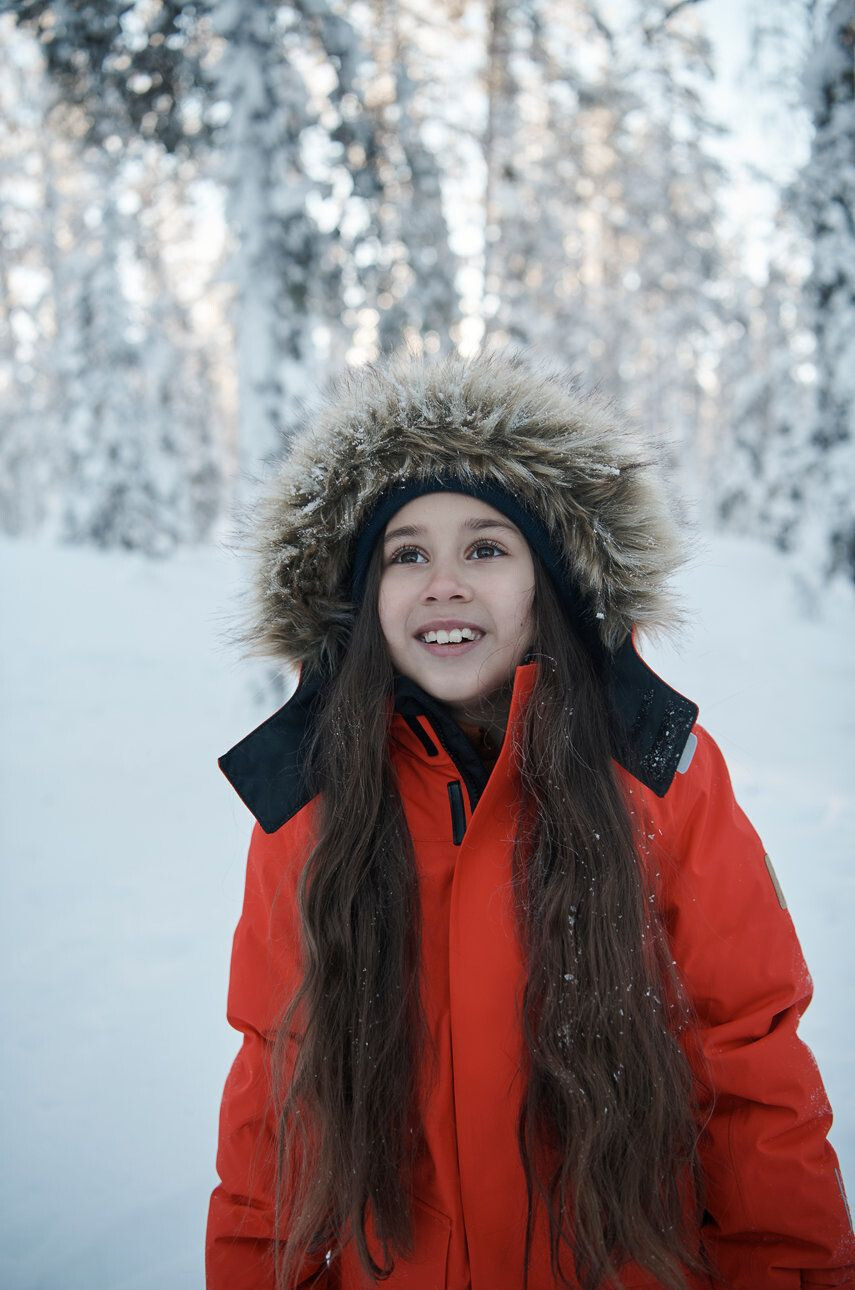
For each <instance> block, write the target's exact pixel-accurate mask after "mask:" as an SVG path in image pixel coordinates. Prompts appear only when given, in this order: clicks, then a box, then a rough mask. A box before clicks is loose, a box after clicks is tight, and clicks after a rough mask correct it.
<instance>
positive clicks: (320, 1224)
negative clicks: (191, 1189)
mask: <svg viewBox="0 0 855 1290" xmlns="http://www.w3.org/2000/svg"><path fill="white" fill-rule="evenodd" d="M258 535H259V552H260V555H261V560H260V564H259V577H258V583H257V614H256V621H255V625H254V626H253V627H251V628H250V629H249V631H248V633H247V636H248V638H250V639H252V640H253V642H254V644H255V646H256V648H257V649H259V650H260V651H262V652H265V653H268V654H271V655H273V656H275V657H277V658H280V659H282V660H284V661H287V662H288V663H291V664H297V665H298V666H299V669H300V671H299V683H298V688H297V690H296V692H295V694H294V695H293V697H292V698H291V700H290V701H289V702H288V703H287V704H286V705H285V706H284V707H283V708H282V709H281V710H280V711H279V712H277V713H276V714H275V715H274V716H272V717H271V718H269V719H268V720H267V721H265V722H264V723H263V724H262V725H261V726H259V727H258V729H256V730H254V731H253V732H252V733H251V734H250V735H248V736H247V737H246V738H245V739H243V740H242V741H241V742H240V743H239V744H237V746H236V747H235V748H233V749H232V750H231V751H230V752H229V753H227V754H226V755H225V756H224V757H222V758H221V759H220V763H219V764H220V766H221V767H222V769H223V771H224V773H225V774H226V775H227V776H228V778H229V780H230V781H231V783H232V784H233V785H234V787H235V788H236V789H237V791H238V793H239V794H240V795H241V797H242V798H243V800H244V802H245V803H246V804H247V806H248V807H249V808H250V810H251V811H252V812H253V814H254V816H255V818H256V820H257V824H256V826H255V828H254V830H253V833H252V840H251V843H250V848H249V860H248V867H247V878H246V894H245V900H244V906H243V912H242V915H241V918H240V921H239V923H238V927H237V931H236V933H235V938H234V946H233V957H232V967H231V980H230V987H229V1003H228V1017H229V1021H230V1022H231V1024H232V1025H233V1026H234V1027H235V1028H236V1029H238V1030H239V1031H240V1032H241V1033H242V1035H243V1045H242V1047H241V1050H240V1052H239V1053H238V1055H237V1057H236V1059H235V1061H234V1064H233V1066H232V1069H231V1072H230V1074H229V1076H228V1080H227V1082H226V1087H225V1092H224V1095H223V1102H222V1109H221V1118H220V1139H219V1151H218V1156H217V1168H218V1172H219V1176H220V1179H221V1181H220V1184H219V1185H218V1186H217V1187H216V1189H215V1190H214V1192H213V1195H212V1197H211V1204H210V1212H209V1218H208V1231H207V1257H206V1262H207V1285H208V1288H209V1290H273V1288H274V1286H275V1287H277V1288H278V1290H293V1287H297V1286H309V1285H317V1286H322V1287H337V1288H339V1290H358V1288H359V1287H368V1286H371V1285H374V1284H376V1283H377V1282H379V1281H385V1283H386V1284H387V1285H389V1286H390V1287H395V1290H404V1288H405V1287H406V1288H407V1290H445V1288H446V1287H447V1288H448V1290H524V1287H528V1290H546V1288H547V1287H559V1286H570V1287H577V1286H581V1287H584V1290H594V1287H598V1286H603V1287H605V1286H609V1287H648V1288H650V1290H652V1288H653V1287H667V1288H668V1290H681V1288H682V1290H685V1288H686V1287H691V1288H693V1290H700V1288H701V1287H704V1288H706V1290H711V1288H712V1287H721V1286H723V1287H728V1286H729V1287H733V1290H778V1288H780V1290H797V1288H800V1287H807V1286H844V1285H849V1286H851V1285H853V1284H855V1280H853V1267H852V1265H853V1262H855V1243H853V1238H852V1233H851V1227H850V1221H849V1217H848V1211H847V1206H846V1200H845V1196H844V1191H843V1183H842V1180H841V1177H840V1171H839V1168H838V1164H837V1158H836V1156H835V1153H834V1151H833V1149H832V1148H831V1146H830V1145H829V1143H828V1142H827V1141H826V1134H827V1132H828V1128H829V1125H830V1123H831V1110H830V1107H829V1105H828V1100H827V1097H826V1095H825V1091H824V1089H823V1086H822V1083H821V1080H820V1076H819V1073H818V1071H817V1068H816V1064H815V1062H814V1060H813V1058H812V1056H811V1054H810V1052H809V1050H808V1049H807V1048H806V1047H805V1046H804V1045H803V1044H802V1043H801V1041H800V1040H799V1039H798V1037H797V1034H796V1027H797V1024H798V1020H799V1017H800V1016H801V1014H802V1012H803V1011H804V1009H805V1008H806V1007H807V1004H808V1002H809V1000H810V997H811V979H810V976H809V975H808V972H807V969H806V967H805V964H804V961H803V958H802V955H801V951H800V948H799V943H798V941H797V939H796V935H795V931H794V929H793V924H792V922H791V920H790V916H789V914H788V913H787V912H786V906H785V903H784V898H783V896H782V894H781V890H780V887H779V886H778V884H777V881H776V879H775V875H774V872H773V869H772V865H771V862H770V860H769V857H768V856H767V855H766V854H765V851H764V847H763V844H762V842H761V840H760V838H759V837H758V835H757V833H756V832H755V831H754V829H753V828H752V826H751V824H750V823H749V821H748V820H747V819H746V817H745V815H744V814H743V813H742V811H741V810H740V808H739V806H738V805H737V804H736V802H735V801H734V798H733V794H732V791H731V785H730V780H729V776H728V772H727V768H726V766H725V763H724V760H723V758H722V755H721V752H720V751H719V749H718V747H717V745H716V743H715V742H714V740H713V739H712V738H711V737H710V735H709V734H708V733H707V732H706V731H705V730H704V729H703V728H702V727H701V726H700V725H698V724H697V721H696V719H697V715H698V709H697V707H696V706H695V705H694V704H693V703H691V702H690V701H689V700H688V699H686V698H684V697H683V696H682V695H680V694H678V693H676V691H674V690H673V689H671V688H670V687H669V686H668V685H666V684H665V682H664V681H662V680H661V679H660V678H659V677H658V676H657V675H656V674H655V673H653V672H652V671H651V670H650V669H649V668H648V667H647V666H646V664H645V663H644V662H643V661H642V660H641V658H640V656H639V655H638V654H637V652H636V650H635V643H634V639H633V637H634V633H635V632H636V630H651V629H654V628H657V629H662V628H667V627H670V626H672V625H674V624H675V623H676V622H677V621H679V615H678V614H677V612H676V611H675V609H674V607H673V605H672V603H671V601H670V599H669V595H668V592H667V586H666V584H667V581H668V578H669V575H670V574H671V573H672V572H673V570H674V569H675V568H676V567H677V566H678V564H679V563H680V561H681V559H682V550H681V548H682V547H683V546H684V545H685V544H684V542H683V541H682V538H681V537H680V536H678V535H677V533H676V532H675V530H674V528H673V527H672V524H671V522H670V519H669V515H668V507H667V506H666V504H665V501H664V500H663V493H662V491H661V487H660V484H659V481H658V470H657V467H656V465H655V463H654V460H653V454H652V453H651V450H650V448H649V446H647V447H645V446H643V445H640V444H639V443H638V441H637V439H636V436H635V434H634V433H633V432H632V431H631V430H630V429H629V427H628V426H627V425H626V424H625V423H624V422H623V421H621V420H620V419H619V418H618V417H617V416H616V415H615V413H614V411H613V409H612V408H611V407H610V406H609V405H608V404H606V403H604V402H603V401H601V400H600V399H598V398H597V397H596V396H593V395H585V394H583V393H582V392H580V390H579V389H578V388H577V386H576V384H575V383H574V381H573V379H572V378H569V377H567V376H566V375H565V374H563V373H562V372H560V371H558V370H555V369H549V368H546V367H545V366H543V365H542V364H541V363H538V362H535V361H532V360H530V359H528V358H526V357H525V356H523V355H521V354H519V353H515V354H507V353H505V354H497V353H494V354H492V355H489V356H485V355H481V356H479V357H477V358H476V359H474V360H471V361H468V362H467V361H464V360H462V359H460V358H457V357H453V356H452V357H443V358H439V359H433V360H427V359H416V358H413V357H412V356H398V357H396V358H394V359H392V360H387V361H385V362H381V363H378V364H375V365H372V366H369V367H367V368H364V369H362V370H361V371H359V372H355V373H353V374H351V375H349V376H347V377H345V378H342V380H341V382H340V383H339V384H338V385H337V386H334V387H333V389H332V391H331V392H330V394H329V395H328V397H327V399H326V401H325V403H324V404H323V405H322V406H321V407H319V408H318V409H317V410H316V412H315V414H314V415H313V416H312V418H311V423H310V424H308V425H307V427H306V428H305V430H304V431H303V433H302V434H301V435H300V436H298V437H297V438H296V439H295V440H294V441H293V443H292V446H291V449H290V452H289V454H288V457H287V459H286V461H285V462H284V465H283V467H282V473H281V478H280V481H279V483H278V485H277V487H276V489H275V492H274V493H273V494H272V495H271V496H270V497H269V499H268V500H267V501H266V502H265V503H264V505H263V507H262V514H261V516H260V522H259V525H258Z"/></svg>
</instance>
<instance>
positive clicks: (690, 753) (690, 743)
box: [677, 734, 698, 775]
mask: <svg viewBox="0 0 855 1290" xmlns="http://www.w3.org/2000/svg"><path fill="white" fill-rule="evenodd" d="M697 746H698V736H697V735H695V734H690V735H689V737H688V739H687V740H686V746H685V748H684V749H683V755H682V757H681V758H680V760H679V762H678V763H677V774H678V775H685V773H686V771H687V770H688V769H689V767H690V765H691V764H692V758H693V757H694V755H695V749H696V748H697Z"/></svg>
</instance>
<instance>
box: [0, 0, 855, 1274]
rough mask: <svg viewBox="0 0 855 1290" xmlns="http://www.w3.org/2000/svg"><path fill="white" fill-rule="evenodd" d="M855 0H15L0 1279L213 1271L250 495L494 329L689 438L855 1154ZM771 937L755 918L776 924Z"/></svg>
mask: <svg viewBox="0 0 855 1290" xmlns="http://www.w3.org/2000/svg"><path fill="white" fill-rule="evenodd" d="M853 35H855V33H853V17H852V6H851V0H648V2H647V3H641V0H515V2H512V0H467V2H464V0H430V3H428V0H373V2H371V3H369V2H367V0H366V2H365V3H345V0H300V2H299V3H291V4H280V3H274V2H272V0H271V2H268V0H264V2H262V0H242V2H240V3H238V2H237V0H205V2H204V3H202V2H200V3H187V4H182V3H175V2H174V0H133V2H130V0H100V2H99V3H90V2H88V0H55V2H54V3H47V2H46V0H23V2H21V3H14V4H10V3H8V2H6V0H0V59H2V75H0V604H2V606H3V630H2V632H1V633H0V727H2V729H3V733H4V738H3V740H2V741H0V849H2V856H3V870H2V892H0V1035H2V1036H3V1052H2V1058H3V1060H2V1070H3V1097H2V1099H0V1107H2V1110H0V1140H1V1141H2V1144H3V1152H2V1167H0V1286H2V1287H3V1290H59V1288H60V1287H61V1290H152V1287H155V1286H156V1287H158V1288H159V1290H178V1288H179V1287H182V1288H183V1287H187V1290H198V1288H199V1287H201V1285H202V1284H203V1280H204V1275H203V1269H202V1253H203V1242H204V1230H205V1221H206V1215H207V1205H208V1197H209V1195H210V1192H211V1190H212V1188H213V1186H214V1185H215V1182H216V1172H215V1151H216V1134H217V1112H218V1109H219V1102H220V1097H221V1094H222V1089H223V1083H224V1080H225V1077H226V1074H227V1071H228V1068H229V1066H230V1064H231V1061H232V1059H233V1057H234V1055H235V1052H236V1051H237V1047H238V1045H239V1042H240V1040H239V1036H238V1035H237V1034H236V1032H235V1031H234V1030H231V1029H230V1027H229V1026H228V1025H227V1022H226V1017H225V1009H226V988H227V980H228V970H229V955H230V948H231V937H232V933H233V931H234V928H235V924H236V921H237V918H238V915H239V912H240V907H241V901H242V897H243V884H244V876H245V860H246V851H247V844H248V841H249V836H250V829H251V824H252V821H251V817H250V816H249V813H248V811H247V810H246V808H245V807H244V806H243V804H242V803H241V802H240V801H239V799H238V798H237V796H236V795H235V794H234V792H233V791H232V790H231V788H230V786H229V785H228V784H227V783H225V781H224V780H223V778H222V776H221V775H220V772H219V771H218V769H217V764H216V758H217V756H218V755H219V754H221V753H222V752H224V751H225V750H226V749H227V748H229V747H231V746H232V745H233V744H234V743H236V742H237V740H238V739H239V738H240V737H242V736H243V735H244V734H246V733H247V732H248V731H249V730H251V729H252V728H253V727H254V726H256V725H258V724H259V723H260V722H261V721H262V720H263V719H264V718H265V717H267V716H268V715H269V714H270V712H271V711H273V710H274V708H275V707H277V706H278V705H279V703H280V702H281V701H283V697H284V694H283V690H284V688H286V687H287V686H288V685H289V684H290V683H289V681H288V678H284V677H283V676H282V675H281V674H280V673H279V672H278V671H276V670H274V669H271V668H270V666H269V665H268V664H262V663H261V662H260V661H259V660H255V661H252V660H246V659H244V658H238V657H236V653H235V651H234V650H233V649H232V637H231V632H232V628H233V626H234V624H235V620H236V617H238V616H239V615H240V614H241V613H242V611H243V609H244V608H245V601H246V596H247V588H248V578H249V571H248V569H247V567H246V566H245V564H244V563H243V562H242V560H243V555H242V554H241V557H240V558H238V559H236V558H235V550H234V544H233V542H232V537H233V532H234V528H233V520H234V517H235V515H236V513H239V512H241V511H242V510H243V508H244V507H251V504H252V500H253V497H254V495H255V490H256V487H257V485H258V482H259V481H262V480H263V478H264V474H265V468H266V463H268V462H269V459H270V458H271V457H272V456H274V455H275V454H276V453H277V452H278V451H279V449H280V448H281V446H282V443H283V441H284V439H285V437H286V436H287V433H288V428H289V426H290V425H291V424H292V421H293V418H294V415H295V414H296V413H297V412H298V410H299V408H300V406H301V402H302V401H303V400H306V399H308V400H311V398H312V395H313V392H314V390H315V389H316V388H317V387H318V386H319V385H322V384H323V382H324V379H325V378H326V376H327V375H328V374H333V373H335V372H336V371H338V370H339V369H340V368H341V367H342V366H343V365H344V364H347V363H360V362H363V361H365V360H366V359H369V358H371V357H373V356H374V355H376V354H379V353H381V352H383V351H386V350H388V349H390V348H395V347H397V346H398V345H400V344H402V343H408V344H410V345H411V346H413V347H415V348H418V347H419V346H424V347H426V348H427V349H428V350H429V351H437V350H441V349H444V348H446V347H448V346H451V345H455V346H457V347H459V348H460V350H461V351H463V352H464V353H469V352H473V351H474V350H475V349H477V348H478V347H479V346H480V345H493V344H502V343H503V342H504V341H506V340H512V341H515V342H519V343H522V344H531V345H533V346H535V347H536V349H537V350H538V351H539V352H540V353H542V354H544V355H545V356H547V357H548V356H554V357H555V358H556V359H558V360H559V361H560V362H562V363H565V364H567V365H569V366H572V367H576V368H577V369H578V370H579V371H580V372H581V373H582V375H583V376H585V377H587V378H588V379H591V380H596V381H599V382H601V383H602V384H603V385H604V387H605V388H607V389H608V390H610V391H612V392H613V393H614V394H615V395H616V396H617V397H618V398H619V400H620V401H621V402H622V403H624V404H625V405H626V406H627V407H628V408H629V410H630V411H631V412H632V413H633V414H634V415H635V416H636V417H637V418H638V419H639V421H640V422H641V423H642V424H643V425H645V426H646V427H647V428H648V429H651V430H653V431H654V432H655V433H657V434H659V435H661V436H662V438H663V440H664V441H665V442H666V443H667V444H668V445H669V452H670V454H671V457H672V463H673V466H674V469H675V478H676V484H677V487H678V488H679V489H680V491H681V492H682V493H683V495H684V497H686V498H688V499H690V500H691V510H692V512H693V513H694V515H695V517H696V518H697V520H698V523H699V526H700V527H701V529H702V531H703V535H704V543H705V550H704V552H703V555H702V556H701V558H700V559H696V560H695V561H694V562H692V563H691V564H689V565H688V566H687V567H685V568H684V569H683V570H682V571H681V572H680V574H679V578H678V586H677V588H676V590H677V592H678V595H679V596H680V598H681V600H682V602H683V603H684V604H685V606H686V608H687V610H688V621H689V624H690V627H689V629H688V630H687V632H686V634H685V636H684V639H683V641H682V642H677V643H673V642H672V643H667V642H666V643H661V644H653V643H650V644H648V643H646V642H645V647H644V651H643V652H644V655H645V657H646V658H647V659H648V661H649V662H650V663H651V665H652V666H653V667H654V668H655V669H656V670H657V671H658V672H659V673H660V675H662V676H663V677H665V678H666V679H667V680H668V682H669V683H670V684H672V685H674V686H675V687H676V688H677V689H679V690H680V691H681V692H682V693H684V694H687V695H689V696H691V698H692V699H694V700H695V701H696V702H697V703H698V704H699V705H700V720H701V723H702V724H703V725H704V726H705V728H706V729H708V730H709V731H710V733H711V734H712V735H713V736H714V737H715V738H716V740H717V741H718V742H719V744H720V746H721V747H722V750H723V752H724V754H725V757H726V760H727V764H728V767H729V770H730V773H731V775H732V778H733V783H734V788H735V790H736V795H737V799H738V801H739V802H740V804H741V805H742V807H743V808H744V809H745V811H746V813H747V815H748V817H749V819H750V820H751V821H752V823H753V824H754V826H755V828H756V829H757V830H758V832H759V834H760V835H761V837H762V839H763V842H764V846H765V847H766V849H767V850H768V852H769V854H770V855H771V856H772V857H773V858H774V864H775V868H776V871H777V873H778V876H779V878H780V880H781V884H782V887H783V890H784V892H785V893H786V898H787V902H788V907H789V909H790V911H791V914H792V917H793V920H794V923H795V926H796V929H797V932H798V935H799V938H800V941H801V944H802V946H803V949H804V953H805V958H806V961H807V963H808V966H809V969H810V972H811V975H812V978H813V981H814V984H815V994H814V1001H813V1003H812V1004H811V1006H810V1008H809V1009H808V1010H807V1013H806V1014H805V1017H804V1018H803V1020H802V1023H801V1025H800V1034H801V1035H802V1037H803V1039H804V1040H805V1042H807V1043H808V1044H809V1045H810V1047H811V1050H812V1051H813V1053H814V1055H815V1057H816V1059H817V1062H818V1065H819V1068H820V1071H821V1073H822V1076H823V1080H824V1082H825V1086H826V1089H827V1091H828V1095H829V1099H830V1102H831V1105H832V1107H833V1108H834V1125H833V1129H832V1133H831V1135H830V1137H831V1142H832V1144H833V1145H834V1146H835V1148H836V1150H837V1152H838V1154H839V1158H840V1164H841V1167H842V1171H843V1176H844V1177H845V1178H846V1179H847V1180H848V1182H849V1186H850V1189H851V1187H852V1185H853V1184H852V1179H853V1176H855V1099H853V1094H852V1090H853V1089H855V1036H853V1030H852V1024H851V1012H852V1002H851V995H852V990H851V982H852V980H853V979H855V940H853V937H852V934H851V926H852V911H853V908H855V868H853V864H852V859H853V857H852V839H853V838H855V777H853V774H852V767H853V732H855V714H853V696H855V653H853V651H852V647H851V642H852V640H853V638H855V518H853V517H854V516H855V448H853V437H855V326H853V324H855V223H853V210H855V201H853V197H855V87H853V55H855V48H854V47H853ZM761 953H762V946H760V947H758V954H761Z"/></svg>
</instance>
